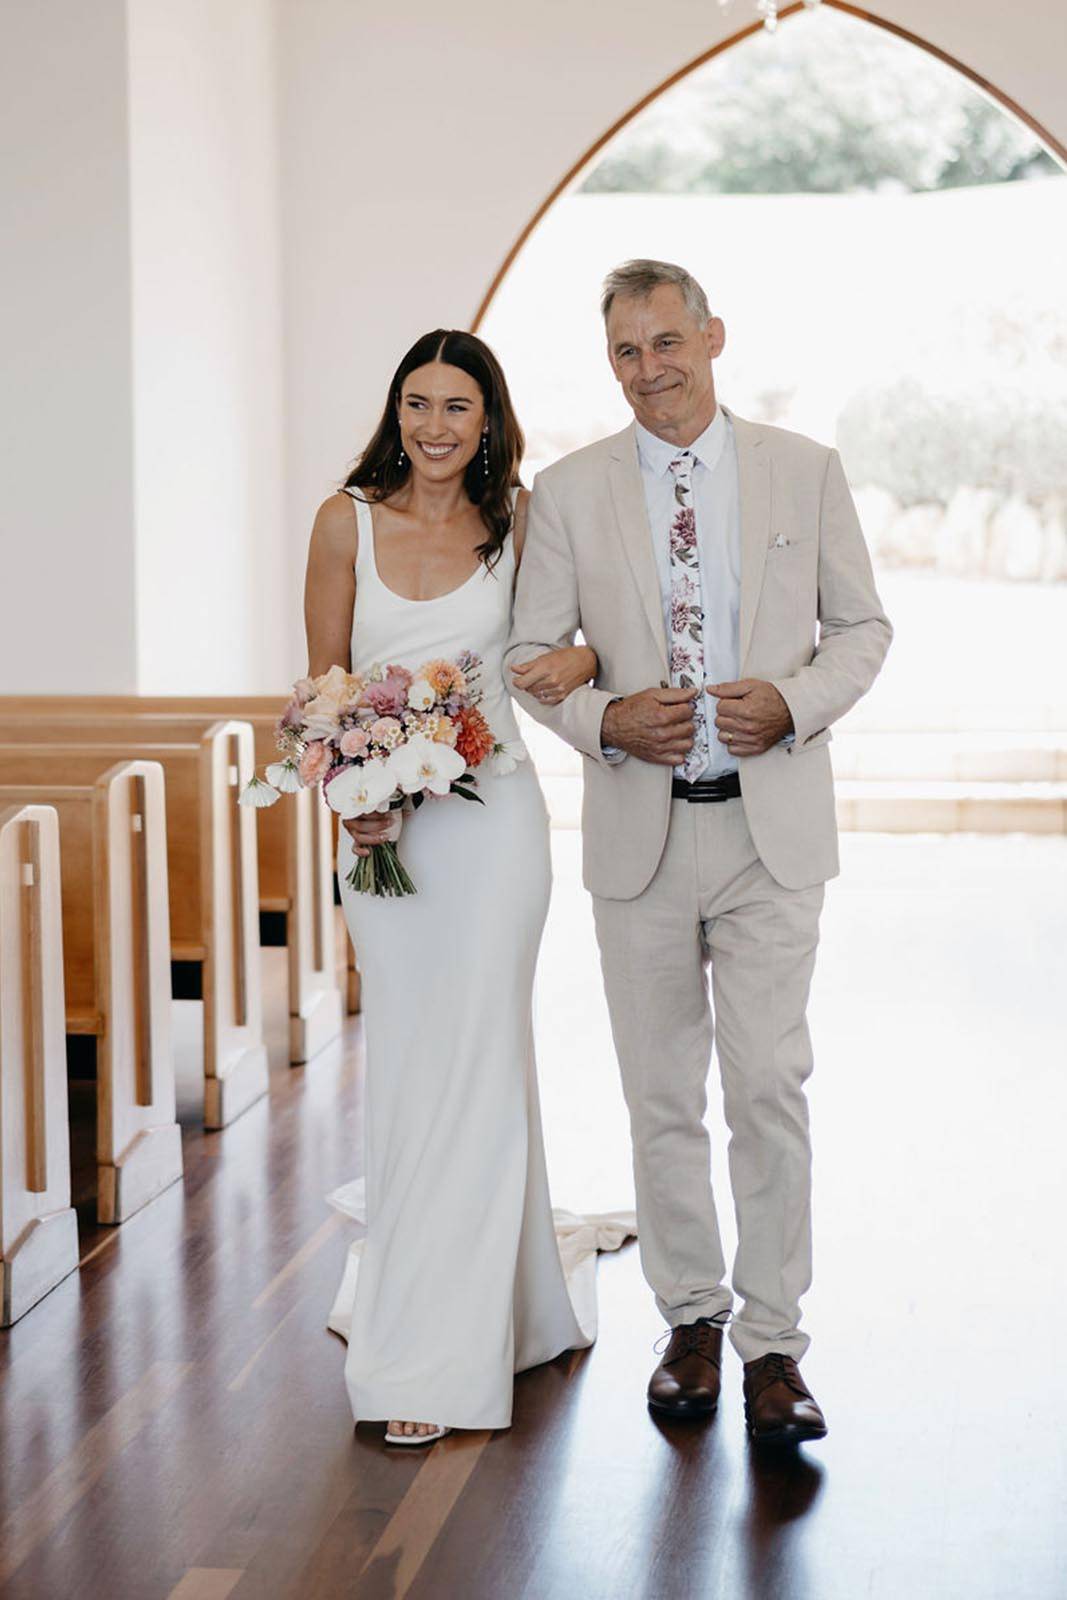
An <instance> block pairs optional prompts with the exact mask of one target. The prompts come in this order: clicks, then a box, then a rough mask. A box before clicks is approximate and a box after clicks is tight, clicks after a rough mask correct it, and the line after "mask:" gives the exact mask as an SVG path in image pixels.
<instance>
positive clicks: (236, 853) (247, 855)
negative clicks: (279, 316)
mask: <svg viewBox="0 0 1067 1600" xmlns="http://www.w3.org/2000/svg"><path fill="white" fill-rule="evenodd" d="M45 731H46V730H45ZM123 759H130V760H143V761H158V762H159V763H160V765H161V766H162V767H163V770H164V773H165V777H166V817H167V872H168V876H169V879H170V931H171V956H172V959H173V960H175V961H191V962H197V963H199V964H200V966H201V972H202V976H203V1001H204V1122H205V1125H206V1126H207V1127H208V1128H221V1127H224V1126H225V1125H226V1124H227V1123H230V1122H232V1121H233V1119H234V1118H235V1117H237V1116H239V1115H240V1114H241V1112H242V1111H245V1110H247V1108H248V1107H249V1106H250V1105H251V1104H252V1103H253V1102H254V1101H256V1100H258V1099H259V1098H260V1097H261V1096H262V1095H264V1094H266V1092H267V1086H268V1078H267V1051H266V1046H265V1045H264V1042H263V1005H262V993H261V984H260V970H259V930H258V892H257V881H256V825H255V819H254V816H253V813H252V811H251V810H250V809H249V808H248V807H247V806H239V805H238V804H237V795H238V793H239V792H240V790H241V788H242V787H243V786H244V784H245V783H246V782H247V780H248V778H249V777H250V776H251V773H252V770H253V751H252V730H251V728H250V727H249V726H248V724H247V723H243V722H217V723H215V724H213V725H212V727H210V728H209V729H208V730H207V732H206V733H205V734H204V735H203V738H202V739H201V740H200V741H199V742H198V743H196V744H192V743H190V744H161V743H156V744H146V745H135V744H133V743H131V742H130V741H129V740H123V741H122V742H120V743H116V744H111V745H105V744H101V745H96V746H76V745H65V744H55V743H53V744H36V745H35V744H29V743H26V742H25V741H23V742H21V743H18V744H13V743H10V742H9V743H0V783H21V784H43V783H52V784H57V783H64V784H69V783H76V784H84V783H95V781H96V779H97V778H98V777H99V776H100V774H101V773H102V772H104V771H106V769H107V768H108V767H110V766H112V765H114V763H115V762H116V761H120V760H123Z"/></svg>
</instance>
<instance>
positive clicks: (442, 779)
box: [389, 733, 467, 794]
mask: <svg viewBox="0 0 1067 1600" xmlns="http://www.w3.org/2000/svg"><path fill="white" fill-rule="evenodd" d="M466 766H467V763H466V762H465V761H464V759H463V757H462V756H461V755H460V753H459V751H458V750H453V748H452V746H451V745H448V744H440V743H438V741H437V740H436V739H427V737H426V735H425V734H422V733H417V734H416V735H415V737H414V738H413V739H409V740H408V742H407V744H402V745H401V746H400V748H399V749H398V750H394V751H393V753H392V755H391V756H390V757H389V768H390V771H391V773H392V776H393V781H394V782H395V783H396V785H397V786H398V787H399V788H401V789H402V790H403V791H404V793H405V794H421V793H422V792H423V790H427V789H428V790H429V792H430V793H431V794H447V793H448V791H449V789H450V788H451V787H452V780H453V779H454V778H461V777H462V776H463V774H464V772H465V771H466Z"/></svg>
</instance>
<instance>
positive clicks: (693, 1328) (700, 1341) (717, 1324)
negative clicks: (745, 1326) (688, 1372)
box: [652, 1311, 731, 1364]
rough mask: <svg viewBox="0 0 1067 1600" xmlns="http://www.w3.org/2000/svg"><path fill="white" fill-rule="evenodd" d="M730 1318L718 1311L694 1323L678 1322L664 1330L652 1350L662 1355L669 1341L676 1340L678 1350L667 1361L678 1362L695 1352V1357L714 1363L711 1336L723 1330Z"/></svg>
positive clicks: (725, 1313) (727, 1313)
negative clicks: (704, 1358)
mask: <svg viewBox="0 0 1067 1600" xmlns="http://www.w3.org/2000/svg"><path fill="white" fill-rule="evenodd" d="M730 1316H731V1313H730V1312H729V1311H720V1312H718V1313H717V1315H715V1316H714V1317H700V1318H698V1320H697V1321H696V1322H680V1323H679V1324H678V1326H677V1327H676V1328H667V1329H665V1330H664V1332H663V1333H661V1334H660V1336H659V1338H658V1339H657V1340H656V1342H655V1344H654V1345H653V1347H652V1348H653V1350H654V1351H655V1352H656V1354H657V1355H662V1354H663V1352H664V1351H665V1350H666V1349H667V1348H668V1346H669V1345H670V1344H671V1341H672V1340H676V1341H677V1346H678V1348H677V1349H675V1350H674V1351H673V1352H672V1354H671V1355H670V1357H669V1358H668V1359H669V1360H671V1361H678V1360H680V1358H681V1357H682V1356H688V1355H692V1354H693V1353H694V1352H695V1353H696V1354H697V1355H701V1356H706V1357H707V1359H708V1360H709V1361H712V1362H716V1357H715V1355H714V1353H713V1351H712V1340H711V1335H712V1333H713V1332H717V1331H720V1330H721V1329H723V1328H724V1327H725V1326H726V1324H727V1323H728V1322H729V1320H730ZM716 1364H717V1362H716Z"/></svg>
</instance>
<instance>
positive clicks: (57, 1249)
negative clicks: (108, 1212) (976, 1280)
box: [0, 805, 78, 1328]
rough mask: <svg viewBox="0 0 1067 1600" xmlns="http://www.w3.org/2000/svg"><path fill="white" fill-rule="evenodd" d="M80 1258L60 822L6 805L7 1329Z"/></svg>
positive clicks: (3, 1070)
mask: <svg viewBox="0 0 1067 1600" xmlns="http://www.w3.org/2000/svg"><path fill="white" fill-rule="evenodd" d="M77 1265H78V1219H77V1216H76V1215H75V1212H74V1208H73V1207H72V1205H71V1203H70V1133H69V1128H68V1121H67V1052H66V1037H65V1032H64V1019H63V933H62V922H61V914H60V897H59V819H58V818H57V816H56V813H55V812H54V811H53V810H51V809H50V807H48V806H39V805H14V806H0V1326H3V1327H5V1328H6V1327H8V1326H10V1324H11V1323H12V1322H17V1321H18V1319H19V1317H21V1316H23V1315H24V1314H25V1313H26V1312H27V1311H29V1309H30V1307H31V1306H34V1305H36V1304H37V1302H38V1300H40V1299H42V1298H43V1297H44V1296H45V1295H46V1294H47V1293H48V1292H49V1290H50V1289H54V1288H55V1286H56V1284H57V1283H59V1282H61V1281H62V1279H63V1278H65V1277H66V1276H67V1274H68V1273H71V1272H73V1271H74V1269H75V1268H76V1267H77Z"/></svg>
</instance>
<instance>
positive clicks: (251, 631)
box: [129, 0, 303, 694]
mask: <svg viewBox="0 0 1067 1600" xmlns="http://www.w3.org/2000/svg"><path fill="white" fill-rule="evenodd" d="M273 20H274V19H273V13H272V10H271V5H270V0H226V4H225V5H219V4H218V3H217V0H181V3H180V4H175V3H174V0H129V59H130V202H131V204H130V211H131V235H132V262H133V299H132V325H133V371H134V439H135V463H136V465H135V481H136V518H137V615H138V641H137V675H138V689H139V690H140V692H141V693H143V694H161V693H178V692H182V693H188V694H197V693H199V694H208V693H222V692H233V693H242V692H243V693H257V692H260V691H263V692H270V691H272V690H277V689H280V688H281V687H282V686H283V685H284V684H285V683H286V682H289V681H291V679H292V677H293V676H295V675H296V673H297V672H298V671H302V670H303V664H302V662H301V661H300V660H299V659H297V660H289V659H287V655H286V651H285V649H284V647H281V648H280V647H279V644H278V641H277V638H276V635H277V632H278V628H279V619H281V618H283V617H286V616H287V614H288V613H289V611H290V609H291V603H292V602H291V596H290V594H289V593H288V592H287V591H286V587H285V570H286V562H285V553H284V532H283V530H284V518H285V511H284V459H283V458H284V435H283V426H282V415H283V411H282V381H281V377H282V374H281V351H282V329H281V285H280V223H279V216H278V181H277V126H276V99H275V77H274V74H275V60H274V27H273Z"/></svg>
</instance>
